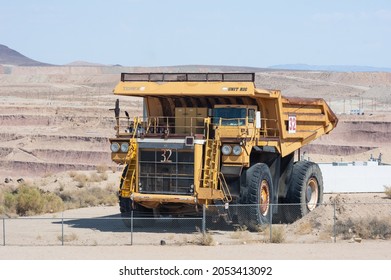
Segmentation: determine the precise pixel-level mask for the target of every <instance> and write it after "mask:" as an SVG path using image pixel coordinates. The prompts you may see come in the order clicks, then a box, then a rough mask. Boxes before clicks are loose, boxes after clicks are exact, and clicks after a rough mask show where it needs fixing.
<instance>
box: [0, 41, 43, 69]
mask: <svg viewBox="0 0 391 280" xmlns="http://www.w3.org/2000/svg"><path fill="white" fill-rule="evenodd" d="M0 64H5V65H19V66H45V65H50V64H47V63H42V62H39V61H36V60H33V59H31V58H28V57H27V56H24V55H23V54H21V53H19V52H17V51H15V50H13V49H10V48H9V47H7V46H4V45H1V44H0Z"/></svg>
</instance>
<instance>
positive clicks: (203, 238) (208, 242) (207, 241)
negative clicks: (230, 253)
mask: <svg viewBox="0 0 391 280" xmlns="http://www.w3.org/2000/svg"><path fill="white" fill-rule="evenodd" d="M196 244H198V245H202V246H214V245H216V241H215V240H214V238H213V235H212V234H211V233H209V232H206V233H199V234H198V236H197V239H196Z"/></svg>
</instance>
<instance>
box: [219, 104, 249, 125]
mask: <svg viewBox="0 0 391 280" xmlns="http://www.w3.org/2000/svg"><path fill="white" fill-rule="evenodd" d="M246 116H247V110H246V108H215V109H213V124H214V125H229V126H239V125H245V123H246Z"/></svg>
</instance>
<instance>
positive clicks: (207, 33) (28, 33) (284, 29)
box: [0, 0, 391, 67]
mask: <svg viewBox="0 0 391 280" xmlns="http://www.w3.org/2000/svg"><path fill="white" fill-rule="evenodd" d="M0 44H4V45H7V46H8V47H10V48H12V49H15V50H17V51H19V52H21V53H22V54H24V55H26V56H28V57H30V58H32V59H35V60H38V61H42V62H46V63H52V64H66V63H70V62H73V61H76V60H83V61H89V62H96V63H104V64H121V65H125V66H169V65H187V64H207V65H233V66H255V67H266V66H271V65H276V64H291V63H304V64H312V65H365V66H374V67H391V55H390V52H391V1H389V0H365V1H362V0H296V1H293V0H292V1H282V0H268V1H264V0H258V1H257V0H235V1H234V0H188V1H185V0H161V1H159V0H111V1H109V0H62V1H54V0H34V1H31V0H25V1H23V0H12V1H10V0H0Z"/></svg>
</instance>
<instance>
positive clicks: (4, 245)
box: [3, 218, 5, 246]
mask: <svg viewBox="0 0 391 280" xmlns="http://www.w3.org/2000/svg"><path fill="white" fill-rule="evenodd" d="M3 246H5V218H3Z"/></svg>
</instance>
